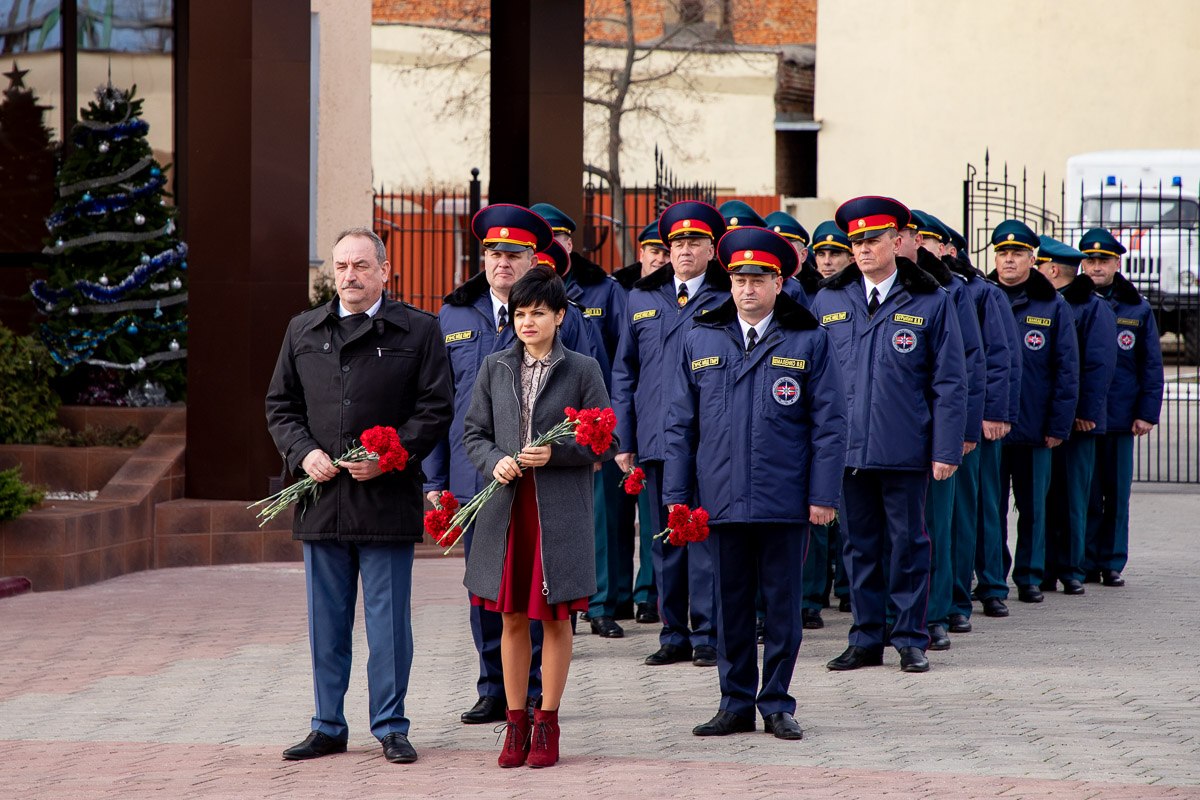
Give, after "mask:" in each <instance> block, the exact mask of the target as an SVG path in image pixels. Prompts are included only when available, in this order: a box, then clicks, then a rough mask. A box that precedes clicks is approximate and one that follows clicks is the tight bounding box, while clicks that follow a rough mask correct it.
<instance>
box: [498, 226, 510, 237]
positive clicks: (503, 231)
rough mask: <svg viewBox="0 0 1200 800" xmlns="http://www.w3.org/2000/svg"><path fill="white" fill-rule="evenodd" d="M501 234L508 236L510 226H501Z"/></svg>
mask: <svg viewBox="0 0 1200 800" xmlns="http://www.w3.org/2000/svg"><path fill="white" fill-rule="evenodd" d="M500 235H501V236H503V237H505V238H508V228H501V229H500Z"/></svg>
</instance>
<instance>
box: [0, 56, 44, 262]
mask: <svg viewBox="0 0 1200 800" xmlns="http://www.w3.org/2000/svg"><path fill="white" fill-rule="evenodd" d="M28 72H29V70H26V69H20V68H18V67H17V62H16V61H14V62H13V67H12V71H11V72H5V73H4V77H6V78H8V88H7V89H5V90H4V96H3V97H2V98H0V220H3V221H4V222H3V224H2V225H0V252H5V253H32V252H36V251H37V250H39V249H40V248H41V244H42V231H44V230H45V229H44V228H43V227H42V224H43V222H44V221H45V219H46V215H47V214H49V213H50V204H51V202H52V201H53V198H54V157H55V149H54V144H53V142H52V135H51V131H50V129H49V128H47V127H46V126H45V124H44V123H43V117H44V114H45V112H46V111H48V110H49V106H41V105H38V101H37V97H36V96H35V95H34V93H33V90H32V89H27V88H26V87H25V75H26V73H28Z"/></svg>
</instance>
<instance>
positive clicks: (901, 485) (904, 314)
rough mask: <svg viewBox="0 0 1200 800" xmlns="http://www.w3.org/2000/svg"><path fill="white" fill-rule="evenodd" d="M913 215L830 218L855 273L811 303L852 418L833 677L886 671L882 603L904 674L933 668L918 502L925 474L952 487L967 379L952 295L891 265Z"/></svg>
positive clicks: (895, 209) (910, 268) (889, 211)
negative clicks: (847, 604)
mask: <svg viewBox="0 0 1200 800" xmlns="http://www.w3.org/2000/svg"><path fill="white" fill-rule="evenodd" d="M910 217H911V214H910V212H909V210H908V208H906V207H905V206H904V205H903V204H902V203H900V202H898V201H896V200H893V199H891V198H888V197H859V198H855V199H853V200H849V201H847V202H846V203H844V204H843V205H842V206H841V208H839V209H838V211H837V214H836V215H835V219H836V221H837V224H838V227H839V228H841V229H842V231H843V232H845V233H846V235H847V236H848V237H849V239H850V242H851V246H852V247H853V249H854V259H855V264H853V265H851V266H849V267H846V268H845V269H843V270H842V271H841V272H839V273H838V274H837V275H835V276H833V277H832V278H827V279H826V280H825V281H824V282H823V283H822V287H823V288H822V289H821V291H820V292H819V293H818V294H817V297H816V299H815V300H814V301H813V314H814V315H815V316H816V317H817V318H818V319H819V320H820V321H821V324H823V325H825V326H826V328H827V329H828V330H829V336H830V338H831V339H832V341H833V344H834V346H835V348H836V351H837V355H838V359H839V362H840V363H841V366H842V377H843V379H844V380H845V384H846V397H847V403H848V408H849V421H850V422H849V449H848V452H847V457H846V472H845V475H844V478H843V482H842V492H843V495H842V505H841V507H842V509H843V519H842V530H843V532H844V535H845V537H846V544H845V547H844V549H843V556H844V558H845V559H846V571H847V573H848V575H849V578H850V596H851V600H852V602H851V606H852V610H853V612H854V625H853V626H852V627H851V628H850V646H849V647H847V648H846V651H845V652H844V653H842V655H840V656H839V657H837V658H835V659H834V660H833V661H830V662H829V664H828V665H827V666H828V667H829V669H832V670H849V669H858V668H859V667H866V666H876V665H879V664H882V663H883V648H884V637H885V633H884V625H885V621H886V614H887V607H888V604H889V601H890V603H891V604H892V605H893V606H894V607H895V609H896V623H895V626H894V628H893V630H892V633H891V644H892V645H893V646H894V647H896V649H897V650H898V651H899V653H900V666H901V669H903V670H904V671H905V672H925V671H927V670H928V669H929V661H928V660H927V659H926V657H925V649H926V647H927V646H928V644H929V632H928V630H927V629H926V617H925V614H926V606H927V603H928V600H929V560H930V546H929V536H928V534H927V533H926V532H925V495H926V491H927V487H928V482H929V478H930V473H931V472H932V477H933V479H934V480H939V481H942V480H948V479H949V478H950V477H951V476H953V475H954V471H955V469H956V468H957V465H958V464H959V463H960V462H961V461H962V450H963V430H964V428H965V426H966V413H967V403H966V395H967V376H966V366H965V364H964V359H963V344H962V334H961V333H960V332H959V329H958V317H957V313H956V311H955V309H954V305H953V301H952V300H951V299H950V295H949V294H947V293H946V290H945V289H943V288H942V287H940V286H938V284H937V281H935V280H934V279H933V278H932V277H931V276H930V275H929V274H928V273H926V272H924V271H923V270H921V269H919V268H917V267H916V266H914V265H913V264H912V263H911V262H909V261H907V260H904V261H900V262H898V261H897V255H898V251H899V246H900V238H899V230H900V228H902V227H904V226H906V225H907V224H908V222H909V219H910ZM889 547H890V557H889V556H888V552H889ZM885 558H889V563H888V565H887V566H886V567H885V564H884V559H885ZM768 632H769V631H768Z"/></svg>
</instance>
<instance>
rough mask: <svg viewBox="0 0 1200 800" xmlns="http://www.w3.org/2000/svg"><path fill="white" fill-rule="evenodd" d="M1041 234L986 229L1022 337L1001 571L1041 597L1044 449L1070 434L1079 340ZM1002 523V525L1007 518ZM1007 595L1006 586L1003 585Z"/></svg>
mask: <svg viewBox="0 0 1200 800" xmlns="http://www.w3.org/2000/svg"><path fill="white" fill-rule="evenodd" d="M1038 244H1039V241H1038V237H1037V234H1035V233H1034V232H1033V231H1032V230H1031V229H1030V228H1029V226H1028V225H1026V224H1025V223H1024V222H1021V221H1020V220H1015V219H1010V220H1005V221H1004V222H1001V223H1000V224H999V225H997V226H996V229H995V230H994V231H993V232H992V248H993V250H994V251H995V254H996V270H995V271H994V272H993V273H992V274H991V276H990V277H991V278H992V279H993V280H995V281H997V282H998V283H999V285H1000V288H1001V289H1003V290H1004V293H1005V294H1006V295H1007V296H1008V300H1009V303H1010V305H1011V307H1012V313H1013V318H1014V320H1015V321H1016V323H1017V331H1018V333H1019V335H1020V337H1021V357H1022V365H1021V387H1020V396H1019V398H1018V399H1017V404H1018V408H1019V412H1018V415H1017V421H1016V422H1015V423H1014V424H1013V427H1012V430H1011V431H1009V433H1008V436H1006V437H1005V438H1004V451H1003V455H1002V464H1001V470H1002V475H1003V478H1002V479H1003V482H1004V483H1003V487H1002V490H1001V503H1000V509H999V514H1000V517H1001V519H1002V520H1006V519H1007V517H1008V513H1007V512H1008V487H1009V486H1010V485H1011V486H1012V493H1013V499H1014V501H1015V502H1016V507H1017V549H1016V557H1015V558H1014V557H1013V555H1012V554H1011V553H1010V551H1009V548H1008V542H1007V541H1005V542H1004V573H1005V575H1007V574H1008V572H1009V569H1010V568H1011V570H1012V577H1013V583H1015V584H1016V585H1017V599H1018V600H1020V601H1021V602H1023V603H1040V602H1042V590H1041V589H1040V588H1038V585H1039V584H1040V583H1041V582H1042V574H1043V569H1044V565H1045V558H1046V496H1047V493H1048V492H1049V490H1050V451H1051V450H1052V449H1053V448H1055V447H1058V446H1059V445H1060V444H1062V443H1063V442H1064V441H1066V440H1067V438H1068V437H1069V436H1070V435H1071V429H1072V427H1073V426H1074V423H1075V406H1076V403H1077V402H1078V400H1079V348H1078V345H1077V339H1076V336H1075V319H1074V316H1073V315H1072V314H1071V308H1070V306H1068V305H1067V301H1066V300H1064V299H1063V297H1062V295H1060V294H1059V293H1058V292H1056V291H1055V290H1054V286H1053V285H1051V283H1050V281H1048V280H1046V279H1045V278H1044V277H1042V274H1041V273H1040V272H1038V271H1037V270H1036V269H1034V268H1033V266H1034V264H1035V263H1036V261H1037V256H1036V253H1035V252H1034V251H1035V250H1036V249H1037V247H1038ZM1001 530H1005V531H1006V530H1008V526H1007V523H1005V524H1004V525H1002V526H1001ZM1005 593H1006V596H1007V587H1006V588H1005Z"/></svg>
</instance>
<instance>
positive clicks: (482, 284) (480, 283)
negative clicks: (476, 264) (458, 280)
mask: <svg viewBox="0 0 1200 800" xmlns="http://www.w3.org/2000/svg"><path fill="white" fill-rule="evenodd" d="M489 288H490V287H489V286H488V282H487V273H486V272H484V271H483V270H479V274H478V275H472V276H471V277H470V278H467V279H466V280H465V281H463V282H462V285H461V286H459V287H458V288H457V289H455V290H454V291H453V292H451V293H450V294H448V295H446V296H445V297H443V298H442V299H443V300H445V301H446V304H447V305H452V306H471V305H475V301H476V300H478V299H479V298H480V297H483V296H484V295H485V294H487V292H488V289H489Z"/></svg>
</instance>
